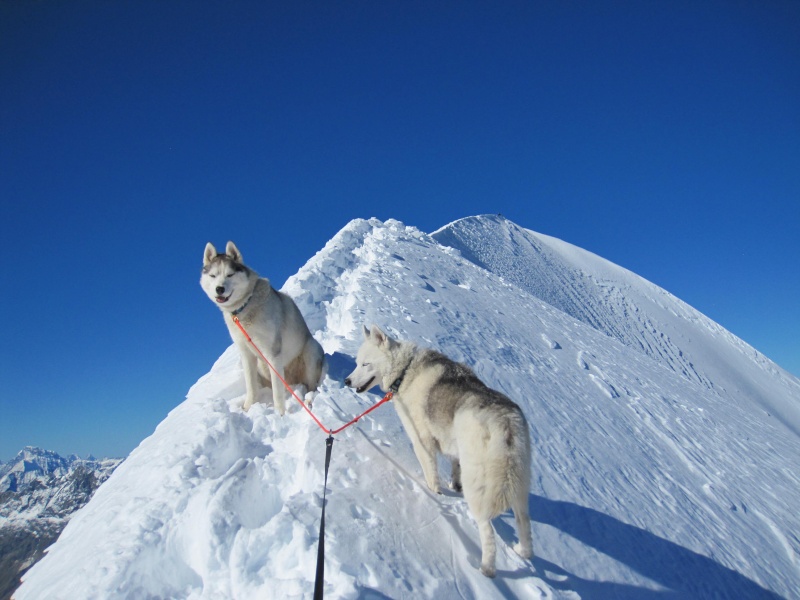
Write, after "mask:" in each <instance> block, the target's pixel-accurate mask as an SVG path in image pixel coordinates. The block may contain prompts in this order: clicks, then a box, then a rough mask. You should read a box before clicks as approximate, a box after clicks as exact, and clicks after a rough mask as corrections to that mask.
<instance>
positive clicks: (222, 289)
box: [217, 285, 225, 296]
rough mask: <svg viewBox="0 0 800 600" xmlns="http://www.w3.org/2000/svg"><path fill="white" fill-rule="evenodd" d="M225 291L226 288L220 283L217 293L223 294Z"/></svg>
mask: <svg viewBox="0 0 800 600" xmlns="http://www.w3.org/2000/svg"><path fill="white" fill-rule="evenodd" d="M224 293H225V288H224V287H223V286H221V285H218V286H217V294H219V295H220V296H222V294H224Z"/></svg>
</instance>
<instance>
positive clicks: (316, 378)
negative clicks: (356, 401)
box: [200, 242, 326, 415]
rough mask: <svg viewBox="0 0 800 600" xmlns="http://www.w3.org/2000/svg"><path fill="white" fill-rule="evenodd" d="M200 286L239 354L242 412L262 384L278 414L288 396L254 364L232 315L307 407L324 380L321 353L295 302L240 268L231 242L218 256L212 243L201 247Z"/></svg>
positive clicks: (266, 370) (269, 373)
mask: <svg viewBox="0 0 800 600" xmlns="http://www.w3.org/2000/svg"><path fill="white" fill-rule="evenodd" d="M200 285H201V286H202V288H203V290H204V291H205V293H206V294H208V297H209V298H211V300H213V301H214V303H216V304H217V306H219V308H220V310H222V314H223V317H224V318H225V324H226V325H227V326H228V331H230V334H231V338H233V341H234V342H235V343H236V345H237V346H238V347H239V352H240V353H241V355H242V365H243V367H244V378H245V384H246V385H247V396H246V398H245V401H244V410H248V409H249V408H250V407H251V406H252V405H253V403H254V402H256V397H257V394H258V389H259V383H262V384H263V385H264V386H266V387H271V388H272V399H273V403H274V405H275V409H276V410H277V411H278V413H279V414H281V415H283V414H284V413H285V412H286V397H287V395H288V392H287V390H286V387H285V386H284V385H283V383H282V382H281V380H280V378H278V376H277V375H276V374H275V372H274V371H272V370H271V369H270V368H269V367H268V366H267V365H266V364H264V361H262V360H259V357H258V355H257V354H256V352H255V349H254V348H253V347H252V346H251V345H250V344H249V343H248V341H247V339H246V338H245V337H244V335H243V334H242V332H241V330H240V329H239V327H238V326H237V325H236V323H234V322H233V317H235V316H236V317H239V321H240V322H241V323H242V325H243V326H244V328H245V329H246V330H247V333H248V334H249V335H250V337H251V338H252V340H253V342H254V343H255V344H256V346H258V348H259V349H260V350H261V352H263V353H264V356H266V357H267V360H269V362H270V363H271V364H272V366H273V367H275V370H276V371H277V372H278V373H280V376H281V377H283V378H284V379H285V380H286V382H287V383H289V384H290V385H301V386H303V387H305V390H304V391H303V393H304V394H306V392H308V393H307V395H306V398H305V400H306V403H307V404H309V405H310V403H311V400H312V399H313V395H314V394H313V392H314V391H316V389H317V387H318V386H319V384H320V382H321V381H322V379H323V378H324V377H325V371H326V362H325V354H324V353H323V351H322V346H320V345H319V342H317V340H315V339H314V338H313V337H312V336H311V332H309V330H308V326H307V325H306V322H305V320H303V315H302V314H300V310H299V309H298V308H297V305H296V304H295V303H294V301H293V300H292V299H291V298H290V297H289V296H287V295H286V294H284V293H282V292H279V291H277V290H275V289H273V288H272V286H271V285H270V283H269V280H268V279H266V278H263V277H259V276H258V273H256V272H255V271H253V270H252V269H250V268H249V267H247V266H245V265H244V263H243V262H242V253H241V252H239V249H238V248H237V247H236V245H235V244H234V243H233V242H228V245H227V246H226V247H225V254H218V253H217V250H216V248H214V246H213V245H212V244H210V243H209V244H206V249H205V253H204V254H203V271H202V275H201V276H200ZM259 380H260V381H259Z"/></svg>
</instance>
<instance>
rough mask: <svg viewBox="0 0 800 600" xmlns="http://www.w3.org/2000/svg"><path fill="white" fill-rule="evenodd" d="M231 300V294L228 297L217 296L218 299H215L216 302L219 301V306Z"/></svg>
mask: <svg viewBox="0 0 800 600" xmlns="http://www.w3.org/2000/svg"><path fill="white" fill-rule="evenodd" d="M230 298H231V295H230V294H228V295H227V296H217V297H216V298H215V300H216V301H217V302H218V303H219V304H224V303H225V302H227V301H228V300H230Z"/></svg>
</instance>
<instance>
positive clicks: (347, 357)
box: [15, 217, 800, 600]
mask: <svg viewBox="0 0 800 600" xmlns="http://www.w3.org/2000/svg"><path fill="white" fill-rule="evenodd" d="M512 238H513V239H514V240H516V242H522V243H524V244H528V246H531V244H532V245H534V246H535V245H536V244H539V248H540V249H541V251H540V254H541V256H540V257H539V258H536V257H535V256H532V254H531V250H530V247H527V248H526V249H524V251H523V249H521V248H522V247H521V246H519V244H517V245H516V246H515V245H514V243H512V242H509V240H512ZM440 242H441V243H440ZM536 251H537V250H536V249H535V248H534V250H533V254H535V253H536ZM490 254H493V255H494V258H492V259H491V260H490V259H489V255H490ZM540 259H541V260H540ZM536 261H539V262H538V263H537V262H536ZM532 263H533V266H532ZM503 265H506V266H503ZM536 265H538V266H536ZM252 266H253V267H255V268H256V270H258V269H259V265H252ZM534 266H535V268H534ZM514 273H516V274H517V275H518V276H517V277H513V276H512V275H513V274H514ZM265 275H268V273H265ZM283 290H284V291H285V292H287V293H289V294H290V295H292V296H293V297H294V298H295V299H296V301H297V303H298V305H299V306H300V308H301V310H302V311H303V313H304V315H305V316H306V319H307V320H308V323H309V326H310V327H311V329H312V331H314V332H315V336H316V337H317V339H318V340H319V341H320V342H321V343H322V345H323V347H324V348H325V351H326V353H327V354H328V355H329V361H330V365H331V368H330V375H329V377H328V379H327V380H326V381H325V383H324V385H323V386H322V388H321V391H320V394H319V395H318V397H317V399H316V401H315V404H314V411H315V413H316V414H317V415H318V416H319V418H320V419H321V420H322V422H323V423H325V424H326V425H327V426H328V427H330V428H334V427H337V426H339V425H340V424H341V423H343V422H344V421H346V420H349V418H350V417H351V416H352V415H355V414H357V413H359V412H361V411H363V410H364V409H365V408H367V407H368V406H369V405H371V404H373V403H374V402H376V401H377V400H378V399H379V398H380V396H379V395H378V394H363V395H360V396H359V395H357V394H355V392H353V391H352V390H349V389H346V388H344V387H343V385H342V383H341V381H342V379H343V377H344V375H346V374H347V373H349V372H350V370H351V369H352V368H353V366H354V363H353V356H354V355H355V353H356V350H357V348H358V346H359V344H360V341H361V333H360V332H361V326H362V324H367V325H370V324H373V323H376V324H379V325H380V326H381V327H382V328H384V329H385V330H386V331H388V332H390V333H391V334H393V335H395V336H396V337H399V338H403V339H410V340H413V341H415V342H417V343H419V344H421V345H425V346H430V347H434V348H436V349H439V350H441V351H443V352H445V353H446V354H448V355H449V356H451V357H452V358H454V359H457V360H460V361H463V362H465V363H467V364H468V365H470V366H471V367H473V368H474V369H475V371H476V372H477V374H478V375H479V376H480V377H481V378H482V379H483V380H484V381H485V382H487V383H488V384H489V385H491V386H493V387H495V388H497V389H498V390H500V391H502V392H503V393H505V394H507V395H508V396H509V397H511V398H512V399H513V400H515V401H516V402H517V403H518V404H519V405H520V406H521V407H522V409H523V411H524V413H525V415H526V417H527V419H528V422H529V425H530V431H531V437H532V441H533V448H534V449H533V463H532V482H533V483H532V488H531V490H530V500H529V502H530V512H531V516H532V520H533V536H534V552H535V554H536V556H535V557H534V559H533V560H532V561H525V560H523V559H521V558H520V557H518V556H517V555H516V554H515V553H514V552H513V550H512V549H511V546H512V545H513V543H514V542H515V541H516V537H515V532H514V527H513V516H512V515H511V513H510V512H509V513H507V514H505V515H503V516H501V517H499V518H498V519H496V520H495V522H494V524H495V528H496V530H497V533H498V538H499V539H498V556H497V569H498V571H497V577H496V578H494V579H487V578H485V577H483V576H482V575H481V574H480V573H479V571H478V566H479V560H480V550H479V541H478V532H477V529H476V527H475V523H474V521H473V520H472V518H471V516H470V514H469V511H468V510H467V507H466V504H465V502H464V500H463V498H462V497H461V496H459V495H457V494H455V493H452V492H445V493H444V494H442V495H436V494H433V493H431V492H430V491H429V490H428V489H427V486H426V485H425V483H424V480H423V478H422V473H421V469H420V467H419V465H418V464H417V461H416V458H415V456H414V453H413V451H412V449H411V444H410V442H409V441H408V438H407V437H406V435H405V434H404V432H403V430H402V427H401V425H400V422H399V419H398V417H397V415H396V414H395V412H394V409H393V407H392V406H391V403H390V404H388V405H386V406H383V407H380V408H379V409H378V410H376V411H375V412H373V413H372V414H371V415H369V416H368V417H365V418H364V419H362V420H361V421H360V422H359V423H358V424H357V425H355V426H353V427H351V428H349V429H347V430H345V431H344V432H342V433H341V434H339V435H337V436H336V441H335V443H334V445H333V456H332V461H331V467H330V474H329V478H328V495H327V498H328V500H327V502H328V503H327V513H326V564H325V595H326V597H329V598H437V599H439V598H475V599H485V598H530V599H535V598H569V599H573V598H631V599H633V598H656V597H667V598H736V599H742V598H743V599H748V598H750V599H754V598H780V597H786V598H792V597H795V598H796V597H798V596H797V594H798V592H797V590H798V589H800V562H799V561H798V555H799V554H800V539H799V538H798V536H799V535H800V516H799V515H800V510H798V509H800V500H798V499H799V498H800V472H798V469H797V465H798V464H800V439H799V438H798V435H797V431H798V429H797V422H796V421H795V420H794V415H795V414H796V412H795V411H796V410H797V407H798V406H800V382H799V381H798V380H797V379H796V378H793V377H792V376H791V375H788V374H787V373H785V372H784V371H782V370H781V369H779V368H778V367H777V366H775V365H774V364H773V363H771V362H770V361H769V360H768V359H766V358H765V357H763V356H762V355H760V354H758V353H757V352H756V351H754V350H753V349H752V348H750V347H749V346H747V345H746V344H744V342H742V341H741V340H739V339H738V338H735V337H734V336H733V335H731V334H730V333H729V332H727V331H725V330H724V329H723V328H721V327H720V326H719V325H717V324H715V323H713V322H712V321H710V320H709V319H707V318H706V317H704V316H703V315H700V314H699V313H697V312H696V311H694V310H693V309H691V307H688V306H687V305H686V304H684V303H682V302H680V301H679V300H678V299H676V298H674V297H672V296H671V295H669V294H668V293H666V292H665V291H663V290H661V289H659V288H657V287H656V286H654V285H653V284H651V283H648V282H646V281H644V280H642V279H641V278H639V277H637V276H636V275H634V274H632V273H630V272H627V271H624V270H623V269H620V268H619V267H615V266H614V265H611V264H610V263H607V262H606V261H603V260H602V259H600V258H599V257H596V256H594V255H591V254H590V253H588V252H585V251H582V250H580V249H578V248H575V247H573V246H570V245H569V244H565V243H564V242H560V241H558V240H554V239H553V238H547V237H546V236H540V235H539V234H534V233H533V232H530V231H527V230H523V229H521V228H519V227H517V226H516V225H514V224H513V223H510V222H508V221H506V220H504V219H500V218H497V217H475V218H471V219H468V220H464V221H460V222H456V223H453V224H451V225H449V226H448V227H446V228H444V229H442V230H440V231H438V232H436V234H435V235H434V236H431V235H427V234H424V233H422V232H420V231H418V230H417V229H415V228H413V227H407V226H405V225H403V224H402V223H399V222H397V221H387V222H385V223H384V222H380V221H378V220H376V219H371V220H357V221H353V222H351V223H350V224H348V225H347V226H346V227H345V228H344V229H343V230H342V231H341V232H339V234H337V235H336V236H335V237H334V238H333V239H332V240H331V241H330V242H328V244H327V245H326V246H325V247H324V248H323V249H322V250H321V251H320V252H318V253H317V255H316V256H314V257H313V258H312V259H311V260H309V262H308V263H307V264H306V265H305V266H304V267H303V268H302V269H301V270H300V271H299V272H298V273H297V275H295V276H294V277H292V278H290V279H289V281H287V283H286V285H285V286H284V288H283ZM198 293H200V290H198ZM209 310H212V309H211V307H209ZM219 326H220V327H223V324H222V322H220V325H219ZM244 393H245V389H244V381H243V377H242V372H241V365H240V360H239V355H238V351H237V350H236V348H235V347H230V348H228V349H227V350H226V351H225V352H224V353H223V354H222V356H221V357H220V359H219V360H218V361H217V362H216V364H215V365H214V366H213V368H212V369H211V371H210V372H209V373H208V374H207V375H206V376H204V377H203V378H201V379H200V381H198V382H197V383H196V384H195V385H194V386H193V387H192V388H191V390H190V391H189V394H188V396H187V399H186V401H185V402H183V403H182V404H180V405H179V406H177V407H176V408H175V409H174V410H173V411H172V412H171V413H170V414H169V415H168V416H167V417H166V419H164V421H163V422H162V423H161V424H160V425H159V426H158V428H157V429H156V431H155V432H154V433H153V434H152V435H151V436H150V437H149V438H147V439H145V440H144V441H143V442H142V443H141V444H140V445H139V447H138V448H136V450H134V451H133V453H131V455H130V456H129V457H128V459H127V460H126V461H125V462H124V463H123V464H122V465H121V466H120V467H119V468H118V469H117V470H116V472H115V473H114V474H113V475H112V476H111V478H110V479H109V480H108V481H107V482H106V483H105V484H104V485H103V486H102V487H101V488H100V489H99V490H98V492H97V493H96V494H95V496H94V498H93V499H92V500H91V502H90V503H89V504H88V505H87V506H86V507H84V508H83V509H82V510H81V511H79V512H78V513H77V514H76V515H75V516H74V518H73V519H72V521H71V522H70V523H69V525H68V526H67V528H66V529H65V530H64V533H63V534H62V536H61V538H60V539H59V541H58V542H57V543H56V544H55V545H54V546H53V547H52V548H51V549H50V552H49V554H48V555H47V556H46V557H45V558H44V559H43V560H42V561H41V562H40V563H39V564H37V565H36V566H35V567H34V568H33V569H32V570H31V571H30V572H29V573H28V574H27V575H26V577H25V581H24V584H23V585H22V587H21V588H20V589H19V590H18V592H17V594H16V596H15V597H16V598H17V600H28V599H40V598H70V599H72V598H98V599H100V598H103V599H113V598H120V599H121V598H125V599H135V598H191V599H200V598H208V599H211V598H214V599H216V598H300V597H303V598H308V597H310V596H311V591H312V589H313V579H314V568H315V562H316V552H317V539H318V529H319V519H320V510H321V502H322V481H323V467H324V456H325V437H326V436H325V434H324V433H323V432H322V431H321V430H320V429H319V428H318V427H317V426H316V425H315V424H314V423H313V422H312V420H311V419H310V418H309V417H308V416H307V415H306V414H305V413H304V412H303V411H302V409H300V407H299V406H298V405H296V404H293V405H292V408H291V410H290V411H289V412H288V413H287V415H286V416H284V417H282V418H281V417H278V416H277V415H276V414H275V413H274V411H273V409H272V407H271V405H270V404H269V403H261V404H257V405H255V406H254V407H253V408H251V410H250V411H249V412H248V413H244V412H242V410H241V404H242V402H243V399H244ZM776 407H777V408H776ZM440 468H441V470H442V472H443V473H444V474H445V475H446V471H447V466H446V464H445V462H444V461H442V462H441V465H440Z"/></svg>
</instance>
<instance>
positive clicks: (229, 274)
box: [225, 273, 233, 277]
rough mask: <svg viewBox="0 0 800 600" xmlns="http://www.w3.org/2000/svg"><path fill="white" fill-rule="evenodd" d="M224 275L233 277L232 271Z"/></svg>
mask: <svg viewBox="0 0 800 600" xmlns="http://www.w3.org/2000/svg"><path fill="white" fill-rule="evenodd" d="M225 277H233V273H228V274H227V275H225Z"/></svg>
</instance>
